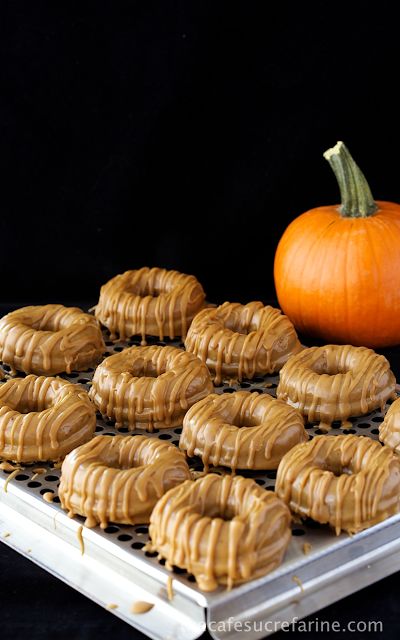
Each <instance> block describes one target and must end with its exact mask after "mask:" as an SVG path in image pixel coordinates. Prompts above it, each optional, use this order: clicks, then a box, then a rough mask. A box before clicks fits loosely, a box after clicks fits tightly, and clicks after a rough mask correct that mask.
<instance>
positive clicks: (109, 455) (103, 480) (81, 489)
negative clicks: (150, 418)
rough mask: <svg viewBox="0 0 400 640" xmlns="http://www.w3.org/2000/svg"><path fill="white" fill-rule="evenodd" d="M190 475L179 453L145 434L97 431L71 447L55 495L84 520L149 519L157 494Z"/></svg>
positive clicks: (127, 521)
mask: <svg viewBox="0 0 400 640" xmlns="http://www.w3.org/2000/svg"><path fill="white" fill-rule="evenodd" d="M188 478H190V471H189V467H188V465H187V462H186V460H185V456H184V455H183V453H181V452H180V451H179V449H177V447H175V446H174V445H171V444H168V443H167V442H162V441H161V440H157V439H156V438H149V437H147V436H133V437H132V436H96V437H95V438H93V439H92V440H90V442H87V443H86V444H84V445H82V446H81V447H78V448H77V449H74V450H73V451H72V452H71V453H70V454H69V455H68V456H67V457H66V458H65V460H64V462H63V465H62V468H61V483H60V488H59V496H60V500H61V506H62V507H63V509H65V510H66V511H68V515H69V516H70V517H73V516H74V515H75V514H79V515H81V516H85V517H86V522H85V525H86V526H87V527H94V526H95V525H96V524H100V527H101V528H102V529H104V528H105V527H107V525H108V523H109V522H118V523H121V524H138V523H145V522H148V521H149V517H150V513H151V511H152V509H153V507H154V505H155V503H156V502H157V500H158V499H159V498H160V497H161V496H162V495H163V494H164V493H165V492H166V491H168V489H171V488H172V487H175V486H176V485H177V484H179V483H181V482H184V480H187V479H188Z"/></svg>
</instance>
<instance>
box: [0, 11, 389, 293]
mask: <svg viewBox="0 0 400 640" xmlns="http://www.w3.org/2000/svg"><path fill="white" fill-rule="evenodd" d="M395 9H396V4H395V3H393V2H392V3H390V2H385V1H383V0H381V1H380V2H374V3H372V2H365V1H362V0H353V1H352V2H341V1H340V0H337V1H336V2H312V1H308V2H291V1H288V0H281V1H280V2H275V3H273V2H239V3H235V2H226V3H224V2H215V0H214V1H205V0H202V1H198V0H191V1H190V2H188V1H187V0H169V1H168V2H162V1H158V2H152V1H151V0H149V1H148V2H143V1H139V0H126V1H125V2H122V1H118V0H116V1H115V2H96V3H93V2H79V3H77V2H44V1H42V2H31V1H27V2H21V1H20V0H4V1H3V2H2V3H1V6H0V55H1V60H2V63H1V67H0V139H1V145H0V164H1V177H2V180H1V192H0V203H1V216H0V237H1V252H0V272H1V274H2V284H1V288H2V297H3V299H4V300H16V299H17V300H19V299H22V298H23V299H30V300H34V301H39V300H40V301H49V300H50V299H51V300H53V301H57V298H58V297H59V295H60V292H63V294H64V295H66V296H69V297H70V298H71V299H72V298H75V299H76V298H83V299H88V298H91V297H96V295H97V292H98V289H99V286H100V285H101V284H102V283H103V282H104V281H105V280H106V279H108V278H109V277H110V276H112V275H114V274H116V273H118V272H120V271H122V270H125V269H127V268H133V267H140V266H143V265H144V264H148V265H150V266H152V265H154V266H165V267H175V268H178V269H179V270H182V271H186V272H189V273H194V274H195V275H197V276H198V277H199V279H200V281H201V282H202V283H203V284H204V287H205V290H206V292H207V294H208V297H209V298H210V299H212V300H215V301H216V302H221V301H224V300H229V299H230V300H232V301H233V300H239V301H248V300H253V299H264V298H266V297H269V296H270V295H272V289H273V284H272V263H273V255H274V251H275V248H276V244H277V242H278V239H279V237H280V236H281V234H282V231H283V229H284V228H285V226H286V225H287V223H288V222H289V221H290V220H291V219H293V218H294V217H295V216H297V215H298V214H300V213H301V212H303V211H304V210H306V209H308V208H310V207H314V206H317V205H322V204H329V203H335V202H337V201H338V189H337V186H336V184H335V180H334V177H333V174H332V172H331V170H330V168H329V166H328V164H327V162H326V161H325V160H323V158H322V152H323V151H324V150H325V149H326V148H328V147H330V146H332V144H334V143H335V142H336V140H338V139H344V140H345V141H346V142H347V144H348V146H349V147H350V150H352V152H353V154H354V156H355V158H356V159H357V160H358V161H359V163H360V164H361V166H362V167H363V169H364V171H365V173H366V175H367V177H368V178H369V180H370V183H371V188H372V191H373V193H374V194H375V197H377V198H380V199H383V200H394V201H398V200H400V186H399V180H398V152H397V150H398V147H399V142H400V128H399V126H398V122H399V119H398V100H397V99H396V98H395V97H394V96H393V89H392V87H393V88H395V87H396V86H397V78H398V58H399V56H398V19H397V16H396V13H395ZM49 268H50V269H51V275H50V273H49Z"/></svg>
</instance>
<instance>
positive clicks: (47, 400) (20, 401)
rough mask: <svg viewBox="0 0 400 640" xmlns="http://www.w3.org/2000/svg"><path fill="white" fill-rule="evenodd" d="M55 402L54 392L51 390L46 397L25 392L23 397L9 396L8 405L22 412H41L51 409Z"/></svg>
mask: <svg viewBox="0 0 400 640" xmlns="http://www.w3.org/2000/svg"><path fill="white" fill-rule="evenodd" d="M53 403H54V394H53V393H52V392H51V390H49V391H48V392H47V394H46V396H45V397H44V398H42V397H40V396H36V395H33V396H32V395H31V394H30V393H26V394H24V396H22V397H21V398H15V399H14V398H7V406H8V407H9V408H10V409H12V410H13V411H18V413H21V414H28V413H41V412H42V411H46V409H50V407H52V406H53Z"/></svg>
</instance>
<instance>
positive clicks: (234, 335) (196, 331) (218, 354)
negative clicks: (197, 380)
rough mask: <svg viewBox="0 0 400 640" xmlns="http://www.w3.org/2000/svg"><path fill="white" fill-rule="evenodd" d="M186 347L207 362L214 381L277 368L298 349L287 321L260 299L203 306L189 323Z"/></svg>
mask: <svg viewBox="0 0 400 640" xmlns="http://www.w3.org/2000/svg"><path fill="white" fill-rule="evenodd" d="M185 347H186V349H187V351H190V352H191V353H194V354H195V355H197V356H199V357H200V358H201V359H202V360H203V362H205V363H206V364H207V366H208V368H209V369H210V371H212V372H213V374H214V376H215V380H214V382H215V384H220V383H221V382H222V380H223V379H228V380H229V379H237V380H239V381H240V380H242V379H243V378H249V379H251V378H253V377H254V376H256V375H265V374H268V373H274V372H276V371H279V369H280V368H281V367H282V366H283V364H284V363H285V362H286V360H287V359H288V357H289V356H290V355H292V354H293V353H297V352H298V351H299V350H300V349H301V345H300V342H299V340H298V338H297V335H296V332H295V330H294V327H293V325H292V323H291V322H290V320H289V319H288V318H287V317H286V316H284V315H282V313H281V312H280V310H279V309H274V308H273V307H270V306H267V307H264V305H263V304H262V302H249V303H248V304H245V305H242V304H239V303H231V302H225V303H224V304H223V305H221V306H220V307H216V308H209V309H203V311H200V313H198V314H197V316H196V317H195V319H194V320H193V322H192V324H191V326H190V329H189V331H188V334H187V336H186V340H185Z"/></svg>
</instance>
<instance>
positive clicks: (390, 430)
mask: <svg viewBox="0 0 400 640" xmlns="http://www.w3.org/2000/svg"><path fill="white" fill-rule="evenodd" d="M379 440H380V441H381V442H383V443H384V444H386V445H387V446H388V447H390V448H391V449H393V450H394V451H396V453H400V398H397V400H395V401H394V402H393V404H392V405H391V406H390V407H389V411H388V412H387V414H386V415H385V419H384V421H383V422H382V423H381V424H380V426H379Z"/></svg>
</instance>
